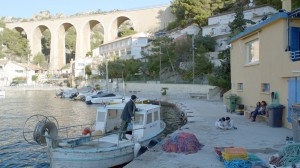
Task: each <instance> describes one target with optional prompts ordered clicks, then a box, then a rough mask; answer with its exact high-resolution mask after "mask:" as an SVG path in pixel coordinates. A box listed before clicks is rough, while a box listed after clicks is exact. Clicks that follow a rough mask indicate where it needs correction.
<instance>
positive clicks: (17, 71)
mask: <svg viewBox="0 0 300 168" xmlns="http://www.w3.org/2000/svg"><path fill="white" fill-rule="evenodd" d="M15 72H16V73H23V70H15Z"/></svg>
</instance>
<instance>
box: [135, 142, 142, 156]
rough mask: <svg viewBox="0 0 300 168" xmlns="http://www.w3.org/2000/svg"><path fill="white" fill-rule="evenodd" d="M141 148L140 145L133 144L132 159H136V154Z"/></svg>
mask: <svg viewBox="0 0 300 168" xmlns="http://www.w3.org/2000/svg"><path fill="white" fill-rule="evenodd" d="M141 147H142V145H141V144H139V143H135V144H134V149H133V153H134V157H135V158H136V157H138V153H139V151H140V149H141Z"/></svg>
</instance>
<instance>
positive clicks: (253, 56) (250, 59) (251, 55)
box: [246, 39, 259, 64]
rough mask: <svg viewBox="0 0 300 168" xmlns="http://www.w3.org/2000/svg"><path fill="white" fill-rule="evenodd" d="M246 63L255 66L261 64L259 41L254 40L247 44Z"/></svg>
mask: <svg viewBox="0 0 300 168" xmlns="http://www.w3.org/2000/svg"><path fill="white" fill-rule="evenodd" d="M246 55H247V59H246V63H247V64H253V63H258V62H259V40H258V39H257V40H254V41H251V42H249V43H247V44H246Z"/></svg>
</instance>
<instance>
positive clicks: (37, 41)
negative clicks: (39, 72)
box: [30, 25, 51, 57]
mask: <svg viewBox="0 0 300 168" xmlns="http://www.w3.org/2000/svg"><path fill="white" fill-rule="evenodd" d="M45 30H49V31H50V29H49V28H48V27H47V26H45V25H39V26H37V27H36V28H35V29H34V30H33V33H32V43H31V46H30V47H31V54H32V56H33V57H34V56H35V55H37V54H38V53H42V37H43V32H44V31H45ZM50 35H51V31H50Z"/></svg>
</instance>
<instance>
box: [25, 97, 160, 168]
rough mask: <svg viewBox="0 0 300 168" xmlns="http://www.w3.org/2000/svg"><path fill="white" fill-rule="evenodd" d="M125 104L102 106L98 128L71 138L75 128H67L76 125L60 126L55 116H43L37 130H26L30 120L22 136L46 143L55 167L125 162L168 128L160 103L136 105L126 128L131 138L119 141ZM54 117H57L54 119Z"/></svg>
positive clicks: (106, 164) (107, 164)
mask: <svg viewBox="0 0 300 168" xmlns="http://www.w3.org/2000/svg"><path fill="white" fill-rule="evenodd" d="M124 106H125V104H124V103H122V104H113V105H107V106H105V107H99V108H98V109H97V114H96V123H95V127H94V128H90V127H89V128H85V129H84V131H83V132H82V133H83V134H87V135H77V136H75V138H70V135H71V132H73V131H71V130H70V131H68V129H74V128H76V127H75V126H72V127H68V128H58V123H57V120H56V119H55V118H54V117H44V119H42V120H40V121H39V122H38V124H37V125H36V126H35V128H34V131H26V130H27V129H26V125H27V124H26V123H27V121H28V120H29V119H28V120H27V121H26V123H25V126H24V130H23V135H24V138H25V140H26V141H28V142H29V143H31V144H32V143H33V141H29V140H28V138H26V137H31V138H32V137H33V140H34V141H35V143H37V144H40V145H47V147H48V152H49V158H50V164H51V167H53V168H57V167H72V168H76V167H113V166H117V165H122V164H124V163H128V162H130V161H131V160H133V159H134V157H137V156H138V155H139V153H140V152H141V150H142V149H143V147H144V148H147V147H149V145H151V146H153V145H152V144H153V143H155V142H156V143H157V142H158V139H159V137H160V135H161V133H162V132H163V130H164V129H165V127H166V125H165V123H164V122H163V121H162V120H161V118H160V106H158V105H152V104H137V105H136V106H137V108H138V109H139V111H137V112H135V116H134V118H135V119H134V121H133V122H132V125H131V128H128V129H127V131H126V137H127V139H128V140H125V139H123V140H122V141H120V140H119V138H118V133H119V126H120V123H121V119H120V116H121V113H122V111H123V108H124ZM39 118H40V117H39ZM51 118H54V119H55V120H54V121H53V119H51ZM81 126H82V125H81ZM93 129H94V130H93ZM60 130H63V131H64V132H65V133H67V134H68V136H69V137H68V138H64V137H62V136H61V135H60ZM32 133H33V136H32ZM27 134H29V135H27ZM80 134H81V133H80ZM30 135H31V136H30ZM29 139H30V138H29Z"/></svg>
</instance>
